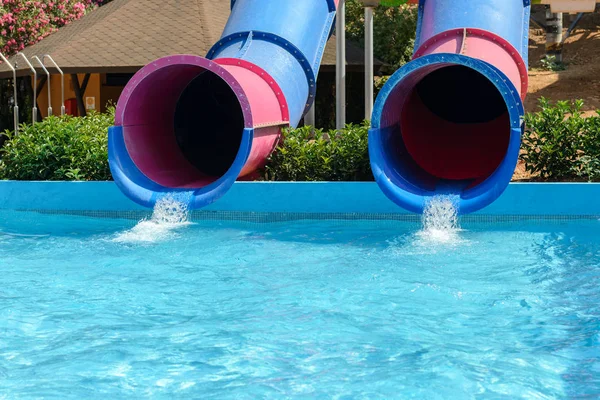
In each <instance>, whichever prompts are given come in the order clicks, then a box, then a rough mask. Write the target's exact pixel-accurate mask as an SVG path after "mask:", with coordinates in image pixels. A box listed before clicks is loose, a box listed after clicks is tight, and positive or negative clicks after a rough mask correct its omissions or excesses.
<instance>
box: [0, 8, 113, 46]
mask: <svg viewBox="0 0 600 400" xmlns="http://www.w3.org/2000/svg"><path fill="white" fill-rule="evenodd" d="M100 3H102V1H98V0H0V51H1V52H2V53H4V54H5V55H12V54H15V53H17V52H18V51H21V50H23V49H24V48H25V47H27V46H30V45H32V44H34V43H37V42H39V41H40V40H42V39H43V38H45V37H46V36H48V35H49V34H51V33H52V32H54V31H55V30H57V29H58V28H60V27H61V26H64V25H66V24H68V23H69V22H71V21H73V20H76V19H79V18H81V17H82V16H83V15H85V13H86V11H87V10H89V9H92V8H94V7H96V6H97V5H98V4H100Z"/></svg>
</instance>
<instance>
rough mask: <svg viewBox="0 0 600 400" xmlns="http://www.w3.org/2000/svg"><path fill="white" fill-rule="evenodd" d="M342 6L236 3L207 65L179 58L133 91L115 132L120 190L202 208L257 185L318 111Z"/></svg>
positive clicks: (123, 102)
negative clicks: (328, 47) (284, 137)
mask: <svg viewBox="0 0 600 400" xmlns="http://www.w3.org/2000/svg"><path fill="white" fill-rule="evenodd" d="M337 6H338V0H295V1H274V0H234V1H232V2H231V7H232V10H231V15H230V17H229V20H228V22H227V25H226V27H225V30H224V32H223V35H222V37H221V39H220V40H219V41H218V42H217V43H216V44H215V45H214V46H213V47H212V49H211V50H210V51H209V52H208V55H207V56H206V57H200V56H193V55H173V56H169V57H164V58H161V59H159V60H156V61H154V62H152V63H150V64H148V65H147V66H145V67H144V68H142V69H141V70H140V71H139V72H138V73H137V74H135V75H134V77H133V78H132V79H131V81H130V82H129V83H128V84H127V86H126V87H125V89H124V91H123V93H122V95H121V97H120V99H119V102H118V104H117V109H116V114H115V126H114V127H111V128H110V129H109V162H110V167H111V171H112V174H113V177H114V179H115V182H116V183H117V185H118V186H119V188H120V189H121V190H122V191H123V193H125V194H126V195H127V196H128V197H129V198H130V199H132V200H133V201H135V202H137V203H139V204H141V205H143V206H146V207H152V206H153V205H154V204H155V203H156V201H157V200H159V199H160V198H161V197H162V196H164V195H165V194H166V193H173V192H175V193H180V194H183V195H182V196H181V198H185V199H186V201H187V202H188V206H189V208H192V209H195V208H201V207H204V206H206V205H208V204H210V203H212V202H214V201H216V200H217V199H218V198H219V197H221V196H222V195H223V194H225V193H226V192H227V190H229V188H230V187H231V186H232V185H233V183H234V182H235V180H236V179H238V178H241V179H244V178H248V177H252V175H253V174H254V173H255V172H256V171H257V170H258V169H259V168H261V167H263V166H264V164H265V162H266V159H267V157H268V156H269V155H270V154H271V152H272V151H273V149H274V148H275V147H276V145H277V143H278V140H279V138H280V136H281V130H282V128H283V127H285V126H288V125H291V126H296V125H297V124H298V122H299V121H300V120H301V119H302V117H303V115H304V114H305V113H306V112H307V111H308V110H309V109H310V107H311V105H312V103H313V101H314V96H315V92H316V76H317V73H318V69H319V66H320V63H321V58H322V56H323V50H324V47H325V44H326V43H327V39H328V38H329V36H330V35H331V32H332V25H333V22H334V19H335V13H336V9H337Z"/></svg>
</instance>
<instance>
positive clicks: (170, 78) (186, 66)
mask: <svg viewBox="0 0 600 400" xmlns="http://www.w3.org/2000/svg"><path fill="white" fill-rule="evenodd" d="M198 60H201V62H202V63H209V61H207V60H204V59H201V58H199V57H195V58H194V60H193V61H196V62H197V61H198ZM159 61H160V60H159ZM208 65H209V66H211V67H213V68H215V70H217V71H219V68H220V67H218V66H215V65H214V64H208ZM142 71H143V70H142ZM227 77H228V78H231V76H229V75H227ZM224 79H225V78H224V77H222V76H219V75H218V74H217V73H216V72H213V71H211V70H209V69H207V68H205V66H202V65H196V64H195V63H194V62H190V63H177V64H173V63H171V64H168V65H164V66H162V67H158V68H157V67H156V66H154V68H153V70H151V71H149V73H148V74H147V75H146V76H143V78H142V79H141V80H139V79H138V80H135V82H134V83H133V87H132V88H131V93H130V95H129V97H128V98H127V102H126V104H125V107H124V109H123V110H122V112H121V113H120V115H122V116H123V121H122V124H123V135H124V139H125V144H126V146H127V151H128V152H129V154H130V156H131V158H132V160H133V162H134V163H135V165H136V166H137V167H138V168H139V169H140V171H141V172H142V173H143V174H144V175H146V176H147V177H148V178H150V179H151V180H152V181H154V182H156V183H158V184H160V185H162V186H165V187H168V188H185V189H198V188H202V187H204V186H206V185H208V184H210V183H212V182H214V181H215V180H217V179H218V178H219V177H221V176H222V175H223V174H225V173H226V172H227V170H228V169H229V168H230V167H231V165H232V163H233V162H234V160H235V159H236V156H237V153H238V150H239V148H240V143H241V139H242V135H243V131H244V126H245V114H244V112H243V109H242V105H241V104H240V101H239V100H238V96H239V93H236V92H235V91H234V90H233V89H232V88H231V85H230V83H228V82H226V81H225V80H224Z"/></svg>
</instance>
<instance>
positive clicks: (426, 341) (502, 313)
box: [0, 211, 600, 399]
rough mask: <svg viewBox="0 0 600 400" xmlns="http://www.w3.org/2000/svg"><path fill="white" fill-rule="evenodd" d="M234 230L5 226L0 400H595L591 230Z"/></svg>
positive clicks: (599, 329) (5, 222) (352, 226)
mask: <svg viewBox="0 0 600 400" xmlns="http://www.w3.org/2000/svg"><path fill="white" fill-rule="evenodd" d="M238 217H239V216H238ZM238 217H236V218H231V220H225V219H218V218H215V219H213V220H210V221H207V220H197V221H193V222H191V223H186V222H183V223H180V222H177V221H171V222H172V223H170V224H169V223H164V222H163V223H160V224H157V223H154V222H152V221H145V222H142V223H138V221H137V220H136V219H135V218H133V217H132V219H122V218H114V219H111V218H92V217H86V216H76V215H71V216H66V215H61V214H41V213H32V212H13V211H0V218H1V219H0V221H2V222H1V223H0V232H1V233H0V270H1V271H2V275H1V276H0V299H1V303H0V304H1V305H2V306H1V308H0V348H1V349H2V351H1V352H0V398H7V399H8V398H10V399H13V398H42V397H53V396H54V397H59V398H147V397H158V398H161V397H167V398H219V399H226V398H285V397H294V398H302V397H304V398H369V399H372V398H410V397H414V398H431V399H433V398H454V399H457V398H472V397H478V396H479V397H482V398H572V397H579V396H589V397H594V396H598V395H600V266H599V264H600V233H599V232H600V230H599V227H600V222H599V221H597V220H596V219H569V218H565V219H562V220H544V219H529V220H521V219H518V218H517V219H511V218H507V219H503V218H499V219H497V220H494V218H491V219H490V218H487V219H485V218H477V217H473V218H471V219H468V218H467V219H466V220H465V221H463V230H462V231H459V232H454V233H451V234H450V235H447V236H444V237H443V238H442V239H443V240H439V239H440V238H439V237H437V239H436V238H433V237H432V236H431V235H430V234H429V233H428V232H424V231H422V230H421V229H420V225H419V222H418V220H416V219H415V218H410V217H402V216H399V217H398V218H397V219H396V220H388V219H385V218H384V219H377V218H373V217H372V216H371V217H370V219H369V220H361V219H360V216H356V218H355V220H345V219H339V220H301V219H299V220H285V218H270V219H269V218H267V219H265V218H262V219H260V220H257V219H254V218H253V217H249V218H246V220H245V221H241V220H239V219H240V218H238ZM268 221H276V222H268ZM3 396H4V397H3Z"/></svg>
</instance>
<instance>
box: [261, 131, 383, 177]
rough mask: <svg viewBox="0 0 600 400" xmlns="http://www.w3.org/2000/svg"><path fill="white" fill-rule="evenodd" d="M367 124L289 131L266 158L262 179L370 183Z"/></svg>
mask: <svg viewBox="0 0 600 400" xmlns="http://www.w3.org/2000/svg"><path fill="white" fill-rule="evenodd" d="M368 129H369V124H368V123H367V122H365V123H363V124H362V125H347V126H346V129H344V130H342V131H341V132H336V131H335V130H331V131H329V132H323V131H322V130H318V129H317V130H313V129H312V128H311V127H303V128H299V129H290V130H288V131H286V132H285V133H284V139H283V140H282V142H281V143H280V145H279V146H278V147H277V149H276V150H275V152H274V153H273V155H271V157H270V158H269V161H268V163H267V166H266V168H265V171H264V178H265V179H266V180H273V181H372V180H373V175H372V174H371V167H370V163H369V149H368Z"/></svg>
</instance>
